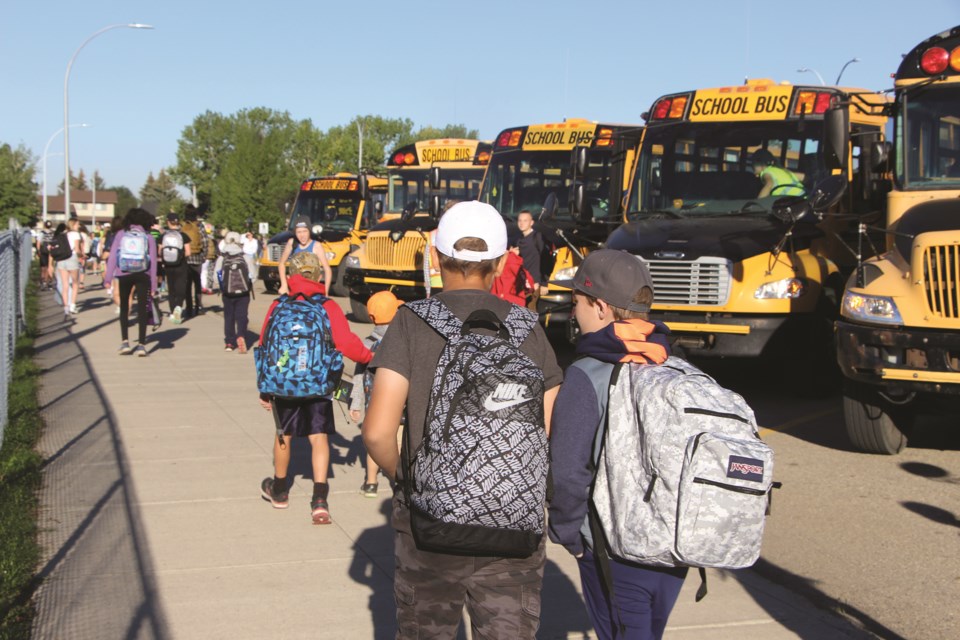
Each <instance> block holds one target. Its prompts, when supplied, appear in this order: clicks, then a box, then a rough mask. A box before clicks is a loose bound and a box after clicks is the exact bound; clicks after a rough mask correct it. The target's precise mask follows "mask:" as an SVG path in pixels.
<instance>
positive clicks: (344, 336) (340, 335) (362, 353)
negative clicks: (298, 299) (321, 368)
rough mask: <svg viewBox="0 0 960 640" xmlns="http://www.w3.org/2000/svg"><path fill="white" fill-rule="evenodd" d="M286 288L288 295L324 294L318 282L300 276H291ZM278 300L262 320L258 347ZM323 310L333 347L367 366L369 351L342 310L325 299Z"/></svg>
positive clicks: (370, 356)
mask: <svg viewBox="0 0 960 640" xmlns="http://www.w3.org/2000/svg"><path fill="white" fill-rule="evenodd" d="M287 287H288V288H289V289H290V295H293V294H295V293H302V294H304V295H306V296H312V295H315V294H317V293H323V292H324V290H325V289H324V286H323V285H322V284H321V283H319V282H314V281H312V280H307V279H306V278H304V277H303V276H301V275H293V276H290V277H289V278H287ZM277 302H279V300H274V301H273V304H271V305H270V310H269V311H267V317H266V318H264V320H263V328H262V329H260V345H261V346H262V345H263V336H265V335H267V325H269V324H270V318H271V317H272V316H273V309H274V307H276V306H277ZM323 309H324V311H326V312H327V317H329V318H330V332H331V333H332V334H333V345H334V346H335V347H336V348H337V351H339V352H340V353H342V354H343V355H344V356H346V357H347V358H350V359H351V360H353V361H354V362H357V363H360V364H367V363H368V362H370V360H371V359H372V358H373V354H372V353H371V352H370V349H367V348H366V347H365V346H364V345H363V340H362V339H361V338H360V337H359V336H357V334H355V333H354V332H353V331H351V330H350V323H349V322H347V317H346V316H345V315H343V310H342V309H341V308H340V305H338V304H337V303H336V301H335V300H331V299H329V298H327V301H326V302H324V303H323Z"/></svg>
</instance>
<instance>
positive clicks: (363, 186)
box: [357, 173, 370, 200]
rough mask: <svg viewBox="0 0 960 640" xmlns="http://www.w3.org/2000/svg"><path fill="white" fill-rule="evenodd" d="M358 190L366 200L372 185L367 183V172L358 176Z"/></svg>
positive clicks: (362, 198)
mask: <svg viewBox="0 0 960 640" xmlns="http://www.w3.org/2000/svg"><path fill="white" fill-rule="evenodd" d="M357 190H358V191H359V192H360V199H361V200H366V199H367V197H369V195H370V187H369V185H368V184H367V174H365V173H361V174H360V175H359V176H357Z"/></svg>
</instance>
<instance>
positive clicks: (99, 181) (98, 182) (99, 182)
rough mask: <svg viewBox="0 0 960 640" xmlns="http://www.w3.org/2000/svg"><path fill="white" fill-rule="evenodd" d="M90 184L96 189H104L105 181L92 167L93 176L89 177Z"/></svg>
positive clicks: (105, 186) (105, 187) (105, 188)
mask: <svg viewBox="0 0 960 640" xmlns="http://www.w3.org/2000/svg"><path fill="white" fill-rule="evenodd" d="M90 186H91V187H92V188H94V189H96V190H97V191H106V190H107V183H106V182H104V181H103V178H102V177H101V176H100V172H99V171H97V170H96V169H94V171H93V177H92V178H91V179H90Z"/></svg>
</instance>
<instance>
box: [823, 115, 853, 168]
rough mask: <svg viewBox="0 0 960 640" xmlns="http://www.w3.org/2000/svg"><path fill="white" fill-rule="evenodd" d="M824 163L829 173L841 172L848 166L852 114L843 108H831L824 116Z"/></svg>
mask: <svg viewBox="0 0 960 640" xmlns="http://www.w3.org/2000/svg"><path fill="white" fill-rule="evenodd" d="M823 124H824V126H823V138H824V140H823V142H824V154H823V155H824V162H825V164H826V169H827V171H830V172H833V171H834V170H836V169H840V170H841V171H842V170H844V169H846V166H847V153H848V151H847V149H848V148H849V146H850V138H849V133H848V132H849V131H850V114H849V112H848V111H847V110H846V109H845V108H843V107H831V108H830V109H828V110H827V112H826V113H825V114H824V116H823Z"/></svg>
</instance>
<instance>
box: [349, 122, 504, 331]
mask: <svg viewBox="0 0 960 640" xmlns="http://www.w3.org/2000/svg"><path fill="white" fill-rule="evenodd" d="M489 159H490V143H489V142H482V141H480V140H462V139H454V138H441V139H435V140H421V141H419V142H416V143H414V144H410V145H405V146H403V147H400V148H398V149H396V150H394V151H393V153H391V154H390V155H389V156H388V157H387V201H386V209H385V211H384V213H383V216H382V218H381V221H380V222H379V223H378V224H377V225H376V226H375V227H373V228H372V229H371V230H370V232H369V234H368V235H367V238H366V241H365V242H364V243H363V244H362V245H361V246H360V247H359V248H357V249H356V250H355V251H354V252H353V253H351V254H350V255H349V256H348V257H347V258H346V260H345V262H344V265H345V270H344V285H345V288H346V289H348V290H349V295H350V308H351V311H352V313H353V315H354V317H355V318H356V319H357V320H360V321H362V322H369V316H368V314H367V307H366V304H367V299H368V298H369V297H370V296H371V295H372V294H374V293H376V292H378V291H384V290H389V291H393V292H394V294H396V296H397V297H398V298H400V299H401V300H416V299H418V298H423V297H425V296H426V292H427V289H426V285H425V280H424V277H423V271H424V251H425V249H426V246H427V236H428V234H429V233H430V231H432V230H433V229H435V228H436V226H437V214H438V212H439V211H440V208H441V207H442V206H443V205H444V203H447V202H451V201H454V200H475V199H476V197H477V193H478V192H479V188H480V180H481V179H482V178H483V172H484V169H485V168H486V165H487V162H488V161H489Z"/></svg>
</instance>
